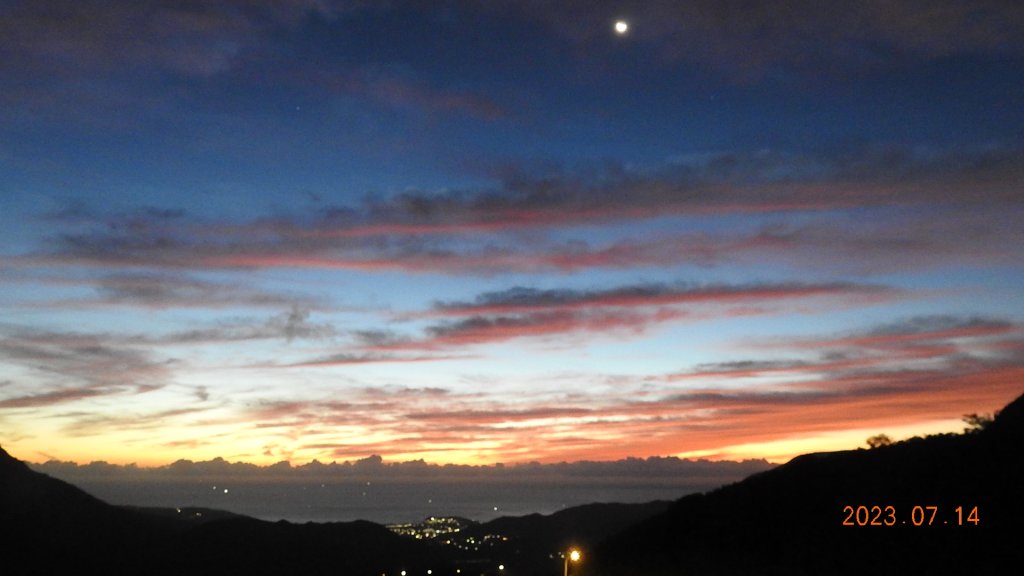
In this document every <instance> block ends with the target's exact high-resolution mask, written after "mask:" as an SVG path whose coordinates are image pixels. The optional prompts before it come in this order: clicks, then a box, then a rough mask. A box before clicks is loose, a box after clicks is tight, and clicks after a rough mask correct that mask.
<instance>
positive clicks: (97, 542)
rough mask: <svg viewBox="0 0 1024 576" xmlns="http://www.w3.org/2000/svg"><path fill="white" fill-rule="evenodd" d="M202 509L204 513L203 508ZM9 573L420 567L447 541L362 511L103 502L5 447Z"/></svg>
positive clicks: (446, 554)
mask: <svg viewBox="0 0 1024 576" xmlns="http://www.w3.org/2000/svg"><path fill="white" fill-rule="evenodd" d="M197 513H198V514H197ZM0 529H2V531H3V534H5V536H4V539H3V560H4V574H11V575H12V576H13V575H15V574H17V575H21V574H24V575H29V574H33V575H34V574H69V573H73V572H75V573H77V572H82V571H86V572H89V573H98V574H158V575H159V574H247V575H248V574H355V575H359V574H380V573H382V572H387V573H389V574H397V573H398V572H399V571H400V570H407V571H409V573H410V574H413V573H419V574H423V573H425V572H426V570H427V569H431V568H432V569H434V570H436V573H438V574H441V573H448V572H454V569H450V570H446V568H451V567H453V566H455V565H456V564H458V562H459V559H458V558H457V557H456V555H455V554H454V553H453V552H452V550H451V549H449V548H444V547H441V546H439V545H436V544H433V543H429V542H421V541H418V540H414V539H410V538H404V537H401V536H398V535H396V534H394V533H392V532H391V531H389V530H388V529H386V528H385V527H383V526H380V525H378V524H373V523H371V522H365V521H356V522H345V523H325V524H314V523H307V524H292V523H289V522H283V521H282V522H265V521H261V520H256V519H253V518H248V517H244V516H238V515H234V514H231V513H227V512H221V511H209V510H204V509H182V511H181V512H178V511H177V510H161V509H146V508H124V507H118V506H112V505H109V504H106V503H104V502H102V501H100V500H98V499H96V498H94V497H92V496H90V495H88V494H86V493H85V492H83V491H82V490H79V489H78V488H76V487H74V486H72V485H70V484H67V483H65V482H62V481H60V480H56V479H54V478H51V477H49V476H47V475H45V474H40V473H38V472H34V471H32V470H30V469H29V468H28V466H26V465H25V464H24V463H23V462H21V461H19V460H17V459H15V458H13V457H11V456H10V455H9V454H8V453H7V452H6V451H4V450H3V449H2V448H0Z"/></svg>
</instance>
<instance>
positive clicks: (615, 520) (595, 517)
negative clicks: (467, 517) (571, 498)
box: [459, 501, 670, 576]
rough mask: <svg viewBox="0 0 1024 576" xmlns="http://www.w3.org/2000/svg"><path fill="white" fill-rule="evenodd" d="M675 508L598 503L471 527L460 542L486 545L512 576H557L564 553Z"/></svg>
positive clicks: (484, 550)
mask: <svg viewBox="0 0 1024 576" xmlns="http://www.w3.org/2000/svg"><path fill="white" fill-rule="evenodd" d="M669 505H670V502H667V501H654V502H646V503H641V504H619V503H595V504H584V505H582V506H573V507H571V508H566V509H565V510H560V511H558V512H555V513H554V514H549V515H541V514H529V515H526V516H504V517H501V518H496V519H494V520H491V521H489V522H484V523H482V524H477V525H474V526H471V527H470V528H468V529H466V530H464V531H463V532H464V533H462V534H460V535H459V537H460V539H462V540H465V539H466V538H474V539H475V541H477V542H484V545H483V546H482V547H481V553H482V554H486V555H487V556H488V557H490V558H492V559H494V561H497V562H500V563H501V564H503V565H505V566H506V567H508V569H509V570H508V573H509V574H517V575H525V576H531V575H542V574H555V573H560V572H561V570H562V568H563V566H562V558H561V557H560V556H559V554H561V553H564V552H565V551H566V550H569V549H570V548H571V547H577V548H580V549H583V550H590V549H593V547H594V546H596V545H597V544H598V543H599V542H601V541H602V540H604V539H606V538H608V537H609V536H611V535H613V534H616V533H618V532H621V531H622V530H624V529H626V528H628V527H629V526H632V525H634V524H636V523H638V522H641V521H643V520H646V519H647V518H650V517H652V516H654V515H656V514H659V513H661V512H663V511H665V510H666V509H667V508H668V507H669ZM499 535H500V538H493V536H499ZM489 536H490V537H491V538H488V537H489Z"/></svg>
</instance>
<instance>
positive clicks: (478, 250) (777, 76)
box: [0, 0, 1024, 465]
mask: <svg viewBox="0 0 1024 576" xmlns="http://www.w3.org/2000/svg"><path fill="white" fill-rule="evenodd" d="M780 14H782V15H781V16H780ZM618 18H624V19H627V20H629V21H630V22H631V26H630V32H629V34H627V35H616V34H614V33H613V31H612V28H611V25H612V23H613V22H614V21H615V20H616V19H618ZM0 32H2V34H0V38H3V39H2V40H0V82H2V85H0V88H3V89H2V90H0V104H2V106H0V171H2V172H3V173H4V174H5V178H4V182H3V183H0V195H2V198H3V206H4V209H3V211H2V213H0V239H2V240H3V242H2V248H0V272H2V274H0V310H2V317H3V320H0V430H2V434H0V442H2V443H3V445H4V446H5V447H7V448H10V449H13V450H15V451H17V452H20V453H21V454H23V455H25V456H27V457H28V458H29V459H35V458H34V456H33V455H38V456H40V457H43V458H45V459H49V458H51V457H52V458H55V459H59V460H77V461H82V462H84V461H92V460H96V459H102V460H109V461H112V462H119V463H125V462H140V463H144V464H153V465H155V464H163V463H166V462H170V461H174V460H178V459H180V458H192V459H195V458H212V457H214V456H224V457H226V458H229V459H233V460H244V461H247V462H256V463H270V462H276V461H279V460H293V461H295V462H308V461H311V460H313V459H317V458H319V459H321V460H333V459H359V458H364V457H366V456H368V455H370V454H381V455H383V456H384V457H385V458H388V459H389V460H416V459H426V460H427V461H430V462H439V463H446V462H447V463H485V462H497V461H503V462H528V461H532V460H536V461H540V462H559V461H574V460H618V459H622V458H627V457H631V456H638V457H649V456H668V455H683V456H708V457H712V458H746V457H758V458H760V457H765V458H769V459H772V460H775V461H777V460H783V459H785V458H787V457H789V456H792V455H794V454H796V453H798V452H800V451H804V450H806V449H833V448H849V447H853V446H855V445H856V444H858V443H860V442H862V441H863V438H866V436H867V435H869V434H871V433H878V432H886V431H887V430H891V431H892V432H893V434H896V435H898V434H906V435H910V434H914V433H926V432H934V431H940V430H950V429H954V428H955V427H956V422H957V421H958V419H959V417H960V416H961V415H962V414H963V413H967V412H990V411H992V410H994V409H996V408H998V407H999V406H1001V405H1002V404H1004V403H1005V402H1007V401H1008V400H1010V399H1011V398H1013V397H1015V396H1016V395H1018V394H1020V393H1021V392H1022V391H1024V386H1022V382H1024V379H1022V378H1021V376H1022V375H1024V302H1022V300H1021V288H1020V287H1021V286H1024V260H1022V258H1021V256H1020V246H1022V245H1024V226H1022V225H1021V222H1022V221H1024V139H1022V136H1021V135H1022V134H1024V107H1022V106H1020V102H1019V94H1021V92H1022V90H1024V78H1022V77H1021V75H1020V74H1019V70H1020V69H1021V67H1022V66H1024V41H1022V40H1021V39H1022V38H1024V10H1022V9H1021V8H1019V7H1016V6H1010V5H1007V4H1004V3H998V2H966V1H961V0H943V1H942V2H939V3H934V2H931V3H925V2H909V3H903V4H901V5H900V6H891V7H883V6H880V5H878V6H876V5H870V6H869V5H864V4H850V5H849V6H842V7H836V8H835V9H830V10H823V9H821V8H820V7H816V6H813V5H811V4H809V3H805V2H784V3H782V4H781V5H778V6H776V7H775V8H773V9H771V10H768V9H763V8H759V7H755V6H749V5H743V6H738V5H736V4H735V3H731V2H692V3H688V4H687V5H686V6H682V5H674V4H671V3H668V4H665V3H657V4H652V3H644V2H636V3H631V2H626V3H618V2H616V3H611V2H575V1H570V2H546V1H540V0H538V1H531V2H516V3H512V2H489V3H484V4H480V3H473V2H452V3H448V4H446V7H445V8H443V9H442V8H439V7H434V6H428V5H423V4H422V3H413V2H395V3H388V4H387V5H380V4H378V3H367V2H357V1H352V2H349V1H337V2H334V1H329V0H328V1H323V0H318V1H308V2H307V1H294V2H287V3H279V2H269V1H259V2H240V1H234V0H230V1H229V0H225V1H221V2H211V3H205V4H203V5H195V6H191V5H190V6H178V5H170V4H166V3H161V2H149V1H147V2H109V3H102V5H101V4H96V3H87V4H82V3H77V2H70V1H67V0H44V1H41V2H15V3H13V4H12V5H11V6H9V7H7V8H4V9H0Z"/></svg>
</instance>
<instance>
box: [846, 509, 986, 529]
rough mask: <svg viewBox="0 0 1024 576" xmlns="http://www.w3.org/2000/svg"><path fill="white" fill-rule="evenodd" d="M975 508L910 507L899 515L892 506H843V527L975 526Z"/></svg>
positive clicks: (977, 519)
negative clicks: (907, 511) (950, 510)
mask: <svg viewBox="0 0 1024 576" xmlns="http://www.w3.org/2000/svg"><path fill="white" fill-rule="evenodd" d="M979 523H980V519H979V517H978V507H977V506H974V507H971V508H967V507H964V506H957V507H956V508H954V509H953V512H952V513H949V512H948V509H947V510H946V511H943V510H940V509H939V507H938V506H913V507H911V508H910V512H909V514H908V513H906V512H905V511H904V512H903V513H902V514H900V513H899V512H898V511H897V510H896V507H895V506H843V526H972V525H973V526H978V525H979Z"/></svg>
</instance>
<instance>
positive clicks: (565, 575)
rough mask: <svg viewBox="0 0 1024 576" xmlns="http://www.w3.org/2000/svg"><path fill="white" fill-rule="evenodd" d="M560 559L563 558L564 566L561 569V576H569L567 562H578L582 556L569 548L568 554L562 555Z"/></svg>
mask: <svg viewBox="0 0 1024 576" xmlns="http://www.w3.org/2000/svg"><path fill="white" fill-rule="evenodd" d="M562 557H563V558H565V565H564V566H563V568H562V576H569V561H570V560H572V561H573V563H576V562H579V561H580V558H583V555H582V554H580V551H579V550H577V549H576V548H570V549H569V553H568V554H563V555H562Z"/></svg>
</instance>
